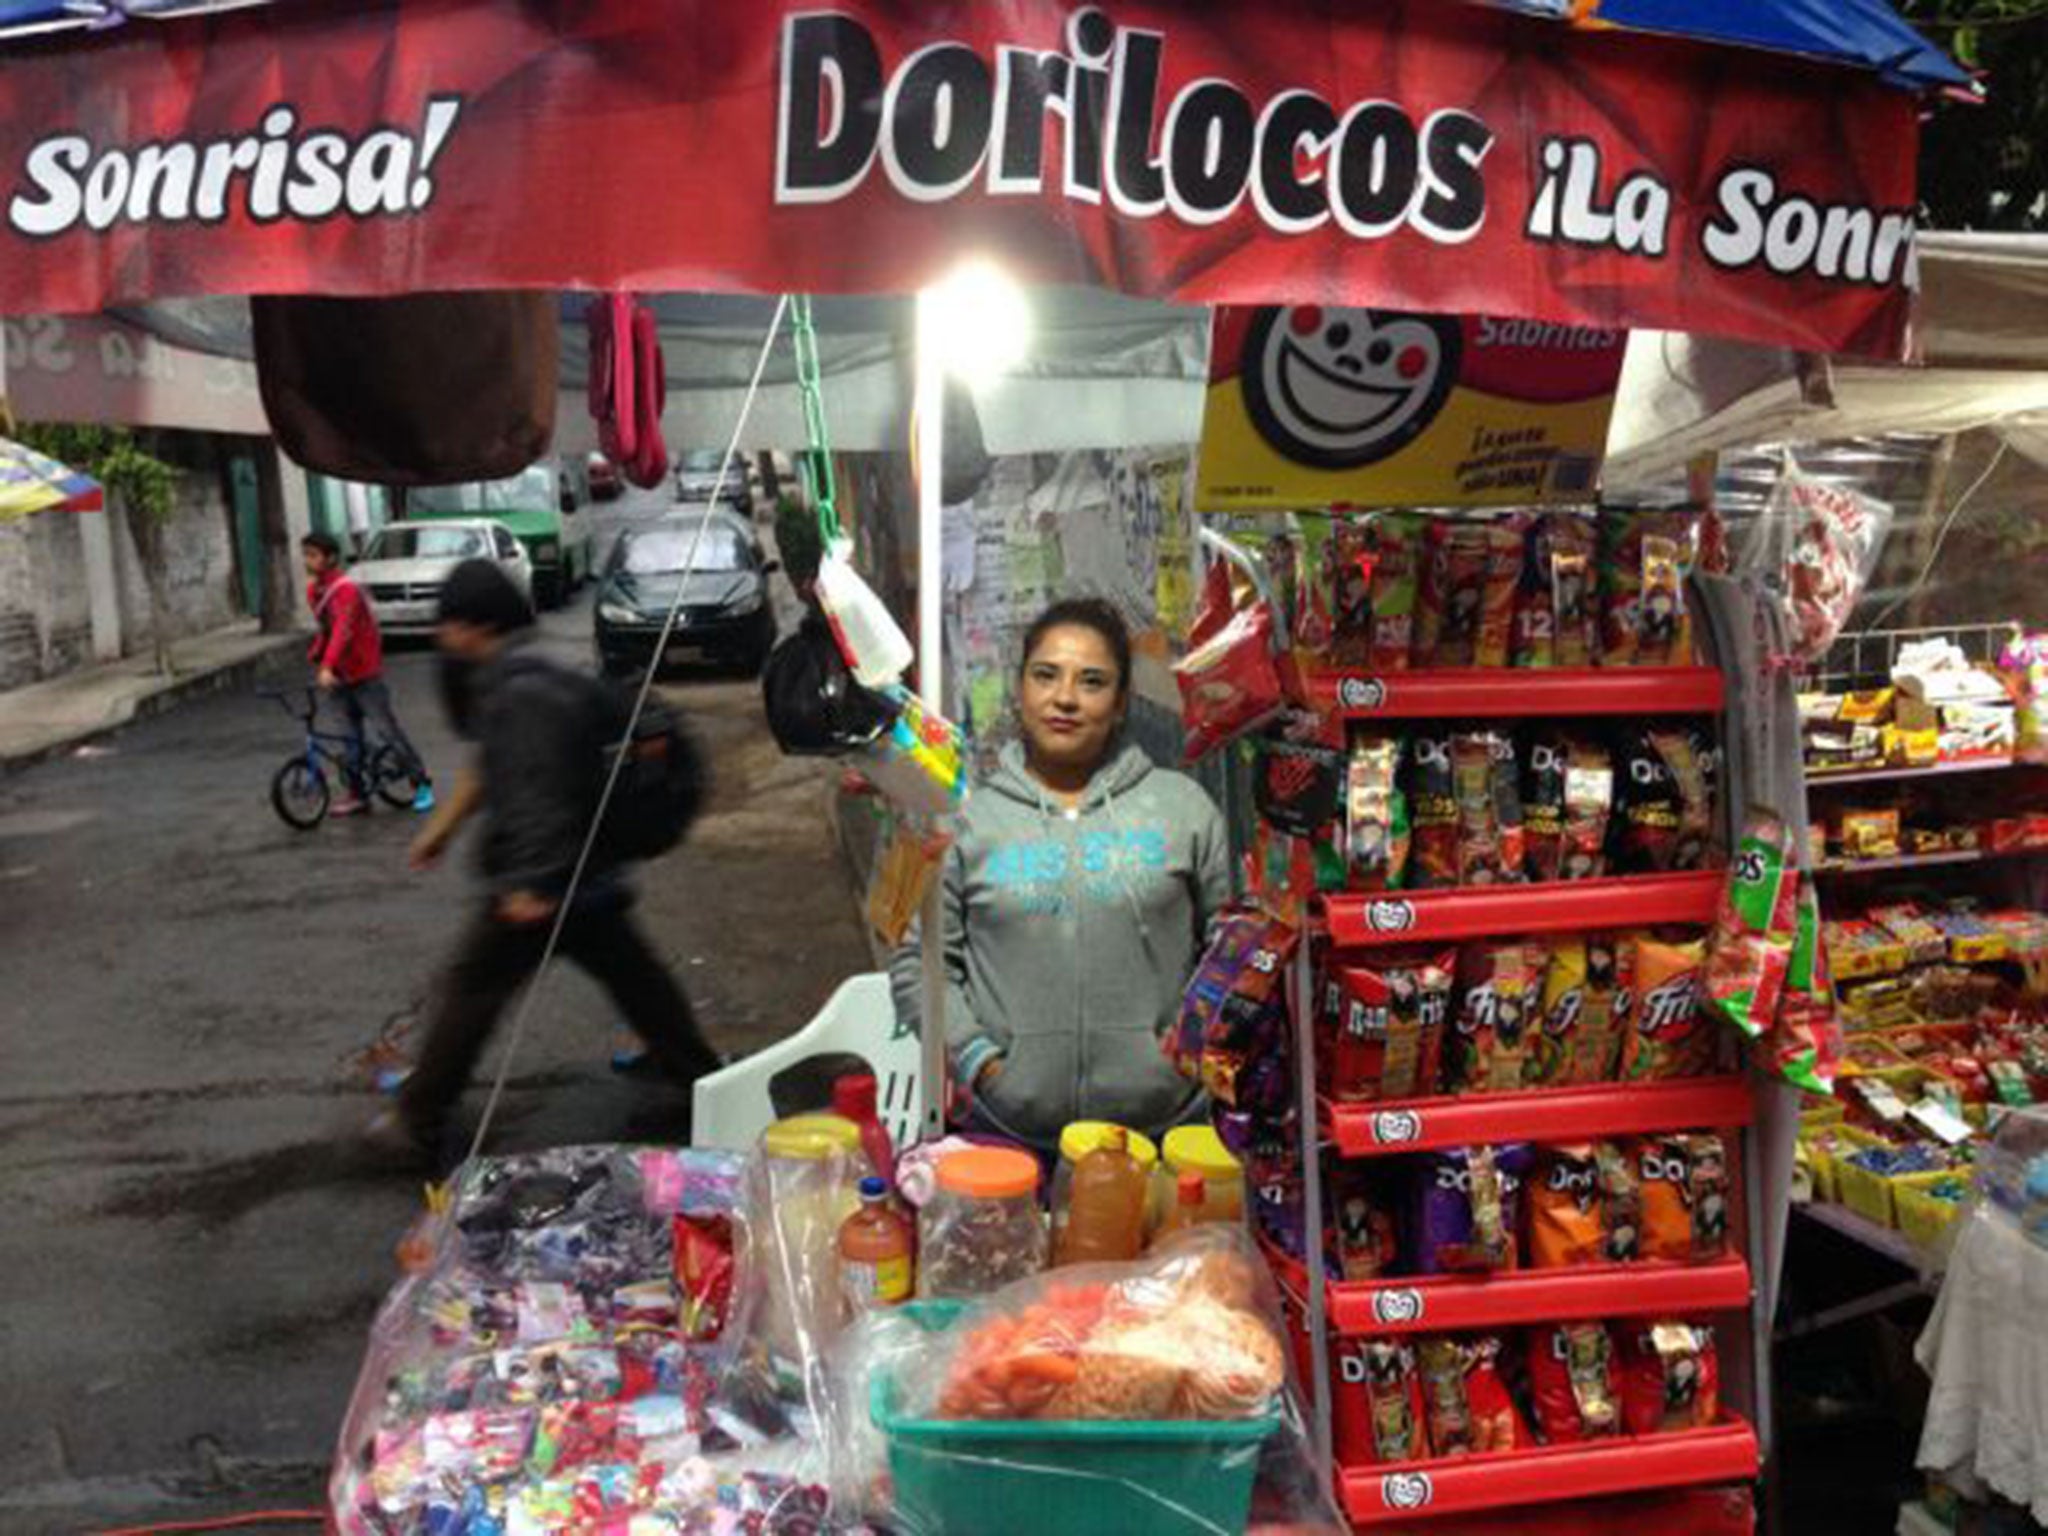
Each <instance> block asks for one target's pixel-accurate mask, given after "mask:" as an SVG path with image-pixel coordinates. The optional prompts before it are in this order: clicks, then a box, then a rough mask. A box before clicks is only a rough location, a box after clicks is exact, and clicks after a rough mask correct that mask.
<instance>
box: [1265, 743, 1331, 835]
mask: <svg viewBox="0 0 2048 1536" xmlns="http://www.w3.org/2000/svg"><path fill="white" fill-rule="evenodd" d="M1343 783H1344V757H1343V754H1342V753H1340V752H1337V751H1335V750H1334V749H1332V748H1330V747H1324V746H1318V745H1316V744H1315V743H1313V742H1299V741H1284V740H1275V739H1272V738H1268V739H1266V740H1263V741H1261V742H1260V743H1259V744H1258V776H1257V778H1256V780H1255V781H1254V784H1253V790H1252V802H1253V805H1254V806H1255V807H1256V809H1257V810H1258V813H1259V819H1260V820H1261V821H1263V822H1265V823H1266V824H1267V825H1268V826H1272V827H1278V828H1279V829H1280V830H1281V831H1282V832H1286V833H1289V834H1290V835H1292V836H1295V837H1305V838H1314V837H1317V836H1319V835H1320V834H1321V833H1323V832H1324V831H1325V830H1326V829H1328V827H1329V826H1330V824H1331V822H1333V821H1335V820H1336V818H1337V808H1338V801H1339V798H1340V796H1341V793H1342V788H1343Z"/></svg>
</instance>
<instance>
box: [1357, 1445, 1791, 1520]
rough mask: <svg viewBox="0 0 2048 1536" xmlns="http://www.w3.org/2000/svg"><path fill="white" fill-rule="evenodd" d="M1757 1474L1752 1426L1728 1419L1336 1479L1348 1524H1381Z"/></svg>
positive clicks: (1361, 1471) (1407, 1465) (1359, 1471)
mask: <svg viewBox="0 0 2048 1536" xmlns="http://www.w3.org/2000/svg"><path fill="white" fill-rule="evenodd" d="M1756 1475H1757V1441H1756V1432H1755V1431H1754V1430H1752V1429H1751V1428H1750V1427H1749V1426H1748V1425H1747V1424H1744V1423H1742V1422H1741V1421H1740V1420H1735V1421H1732V1422H1730V1423H1727V1424H1717V1425H1715V1426H1714V1427H1713V1428H1711V1429H1692V1430H1685V1431H1683V1432H1681V1433H1678V1434H1670V1435H1647V1436H1644V1437H1642V1438H1640V1439H1633V1440H1611V1441H1604V1442H1596V1443H1592V1444H1587V1445H1560V1446H1546V1447H1543V1448H1541V1449H1538V1450H1531V1451H1516V1452H1512V1453H1510V1454H1507V1455H1500V1456H1463V1457H1459V1458H1457V1459H1455V1460H1449V1461H1431V1462H1410V1463H1405V1464H1403V1465H1399V1466H1385V1467H1343V1468H1341V1469H1340V1470H1339V1475H1338V1484H1339V1486H1340V1488H1341V1490H1342V1493H1343V1497H1344V1507H1345V1512H1346V1513H1347V1514H1349V1515H1350V1516H1351V1520H1352V1523H1353V1524H1354V1525H1359V1526H1380V1525H1391V1524H1396V1523H1406V1522H1411V1521H1415V1520H1418V1519H1425V1518H1428V1517H1430V1516H1433V1515H1464V1514H1473V1513H1477V1512H1479V1511H1482V1510H1489V1509H1504V1508H1507V1507H1508V1506H1510V1505H1516V1504H1545V1503H1556V1502H1559V1501H1561V1500H1566V1499H1590V1498H1599V1497H1600V1496H1602V1495H1604V1494H1611V1493H1632V1492H1639V1491H1642V1490H1644V1489H1651V1488H1684V1487H1691V1486H1696V1485H1701V1484H1706V1483H1739V1482H1747V1481H1749V1480H1751V1479H1753V1478H1754V1477H1755V1476H1756Z"/></svg>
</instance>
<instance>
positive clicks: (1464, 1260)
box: [1409, 1144, 1530, 1275]
mask: <svg viewBox="0 0 2048 1536" xmlns="http://www.w3.org/2000/svg"><path fill="white" fill-rule="evenodd" d="M1529 1158H1530V1152H1529V1148H1528V1146H1527V1145H1526V1144H1513V1145H1509V1146H1501V1147H1465V1148H1462V1149H1457V1150H1453V1151H1448V1152H1426V1153H1423V1154H1421V1155H1420V1156H1418V1157H1417V1158H1416V1159H1415V1164H1416V1169H1417V1173H1416V1178H1417V1184H1416V1199H1415V1206H1414V1210H1413V1213H1412V1222H1411V1225H1410V1228H1409V1232H1410V1237H1411V1244H1410V1248H1411V1258H1412V1261H1413V1264H1414V1268H1415V1271H1416V1273H1418V1274H1424V1275H1441V1274H1460V1273H1468V1272H1484V1271H1489V1270H1498V1269H1513V1268H1514V1267H1515V1263H1516V1236H1517V1234H1518V1233H1519V1232H1520V1230H1521V1223H1520V1221H1519V1219H1518V1217H1519V1214H1520V1210H1521V1193H1522V1180H1523V1178H1524V1177H1525V1176H1526V1174H1527V1173H1528V1171H1529Z"/></svg>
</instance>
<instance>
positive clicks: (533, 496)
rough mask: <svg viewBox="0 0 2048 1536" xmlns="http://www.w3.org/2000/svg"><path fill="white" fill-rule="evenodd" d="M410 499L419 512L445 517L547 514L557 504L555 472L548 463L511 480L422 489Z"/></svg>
mask: <svg viewBox="0 0 2048 1536" xmlns="http://www.w3.org/2000/svg"><path fill="white" fill-rule="evenodd" d="M410 500H411V503H412V505H413V507H414V508H415V509H416V510H418V511H420V512H426V513H438V514H441V515H443V516H451V515H452V516H462V515H468V516H471V517H474V516H476V515H478V514H479V513H491V512H545V511H548V510H550V509H551V508H553V507H554V505H555V472H554V471H553V470H552V469H550V468H548V466H547V465H545V464H536V465H534V466H533V467H532V468H531V469H526V470H521V471H520V472H519V473H518V474H516V475H514V476H513V477H512V478H511V479H510V480H476V481H471V482H470V483H469V484H468V485H427V486H421V487H420V488H419V489H418V490H416V491H414V492H412V493H411V497H410Z"/></svg>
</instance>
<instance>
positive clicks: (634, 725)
mask: <svg viewBox="0 0 2048 1536" xmlns="http://www.w3.org/2000/svg"><path fill="white" fill-rule="evenodd" d="M789 303H790V301H789V297H788V295H786V294H785V295H784V296H783V297H781V298H779V299H778V300H776V303H775V313H774V314H773V315H772V316H770V317H769V320H768V334H767V335H765V336H763V337H762V338H761V353H760V356H758V357H757V358H755V359H754V375H753V377H752V378H751V379H749V380H748V381H747V393H746V397H745V398H744V399H743V400H741V401H740V414H739V419H738V420H737V421H735V422H734V423H733V428H732V438H731V440H730V441H729V442H728V443H727V444H726V448H725V457H724V458H723V459H721V460H720V461H719V465H718V479H717V481H716V482H715V483H714V484H713V486H712V488H711V506H712V507H714V508H715V507H717V506H718V505H719V502H720V499H721V498H722V497H723V496H724V494H725V482H726V478H727V476H729V475H730V474H731V473H732V468H733V465H734V464H736V463H738V462H739V449H740V439H741V438H742V437H744V436H745V435H746V430H747V418H748V417H749V416H750V415H751V414H752V412H753V409H754V398H755V396H756V395H758V394H759V393H760V391H761V375H762V374H763V373H764V372H766V370H767V367H768V359H769V357H770V355H771V354H772V353H773V352H774V350H775V338H776V335H777V333H778V332H779V331H780V330H781V329H782V317H783V315H784V314H785V313H786V312H787V311H788V309H789ZM815 345H816V343H815V340H814V341H813V347H814V348H815ZM821 417H822V413H821ZM712 521H713V519H712V518H710V517H708V516H707V517H705V518H704V519H703V520H702V521H701V522H699V523H698V525H697V535H696V537H695V538H694V539H692V540H691V541H690V553H689V556H688V557H687V558H686V559H685V560H684V561H683V570H682V575H681V577H680V578H679V579H678V580H677V582H676V591H675V596H674V597H673V598H671V599H670V601H669V605H668V614H667V616H666V617H665V618H664V619H663V620H662V623H661V635H660V637H659V638H658V639H657V640H656V641H655V645H654V652H653V654H652V655H651V656H650V657H649V658H648V662H647V671H646V672H645V673H644V674H643V675H642V676H641V678H640V688H639V691H638V692H637V693H636V694H635V695H634V698H633V711H632V714H631V716H630V717H629V718H628V719H627V721H626V729H625V733H624V734H623V735H622V736H621V737H620V739H619V745H618V749H617V751H616V752H614V753H613V755H612V764H611V771H610V772H609V773H607V774H606V775H605V780H604V789H603V791H602V793H600V794H599V795H598V797H597V809H596V810H595V811H594V812H592V813H591V817H590V828H589V830H588V831H587V832H585V833H584V834H583V849H582V851H581V852H580V853H578V854H577V855H576V867H575V868H574V869H573V870H572V871H571V872H570V875H569V885H568V889H567V890H565V891H564V892H563V893H562V900H561V904H560V905H559V906H557V907H556V908H555V916H554V922H553V923H552V925H551V926H550V927H549V929H548V941H547V944H546V945H545V946H544V947H543V948H542V950H541V956H540V964H539V965H538V966H537V967H535V969H534V973H533V979H532V980H531V981H529V982H528V983H527V984H526V990H525V991H524V992H523V993H522V994H521V995H520V999H519V1010H518V1012H517V1013H515V1014H514V1015H513V1016H512V1028H511V1031H510V1032H509V1033H508V1034H507V1036H506V1039H505V1049H504V1052H503V1054H502V1055H501V1056H500V1058H499V1061H498V1071H497V1075H496V1076H495V1077H493V1078H492V1079H491V1092H490V1096H489V1097H488V1098H487V1099H485V1100H484V1112H483V1117H482V1118H481V1119H480V1120H478V1121H477V1127H476V1134H475V1135H474V1136H473V1137H471V1138H470V1143H469V1152H468V1153H467V1155H466V1156H465V1157H464V1159H463V1161H464V1162H468V1161H470V1160H471V1159H473V1158H475V1157H476V1155H477V1154H478V1153H479V1152H481V1151H482V1150H483V1145H484V1138H485V1137H486V1136H487V1135H489V1133H490V1129H491V1122H492V1120H493V1119H495V1118H496V1116H497V1112H498V1103H499V1101H500V1100H501V1099H502V1098H503V1097H504V1095H505V1083H506V1081H507V1079H508V1078H509V1077H510V1076H511V1073H512V1062H513V1060H514V1058H515V1057H517V1056H518V1054H519V1046H520V1043H521V1042H522V1041H523V1040H524V1039H525V1037H526V1025H527V1021H528V1020H529V1019H530V1018H531V1017H532V1015H533V1008H534V1003H535V1001H536V1000H537V999H538V998H539V996H540V992H541V986H542V984H543V983H544V982H545V981H546V980H547V977H548V973H549V971H550V969H551V968H552V966H553V964H554V958H555V950H556V949H557V948H558V947H559V945H560V944H561V941H562V930H563V928H565V927H566V926H567V925H568V921H569V913H570V911H571V909H572V907H573V906H574V904H575V901H576V892H577V890H578V889H579V888H580V887H581V885H582V883H583V875H584V871H585V870H587V869H588V868H589V866H590V855H591V852H592V851H593V850H594V849H595V848H596V847H597V834H598V829H599V828H601V827H602V826H603V825H604V815H605V812H606V811H607V810H608V809H610V807H611V803H612V791H613V790H614V789H615V788H616V787H617V786H618V782H619V770H620V769H621V768H622V767H623V766H624V765H625V761H626V755H627V753H628V752H629V751H630V750H631V749H632V745H633V734H634V732H635V731H636V730H638V729H639V726H640V716H641V713H642V711H644V710H645V709H646V708H647V698H648V695H649V694H651V693H652V692H653V691H654V674H655V672H656V670H657V669H658V668H659V667H660V666H661V658H662V655H663V653H664V652H666V651H667V649H668V642H669V637H670V635H671V634H673V633H674V631H675V626H676V618H677V616H678V615H679V614H680V613H681V612H682V609H683V594H684V592H685V591H687V590H688V588H689V582H690V578H691V577H692V576H694V575H695V574H696V570H697V555H698V552H699V550H700V549H701V548H702V547H703V543H704V535H705V533H706V532H707V531H709V529H710V527H711V524H712Z"/></svg>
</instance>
